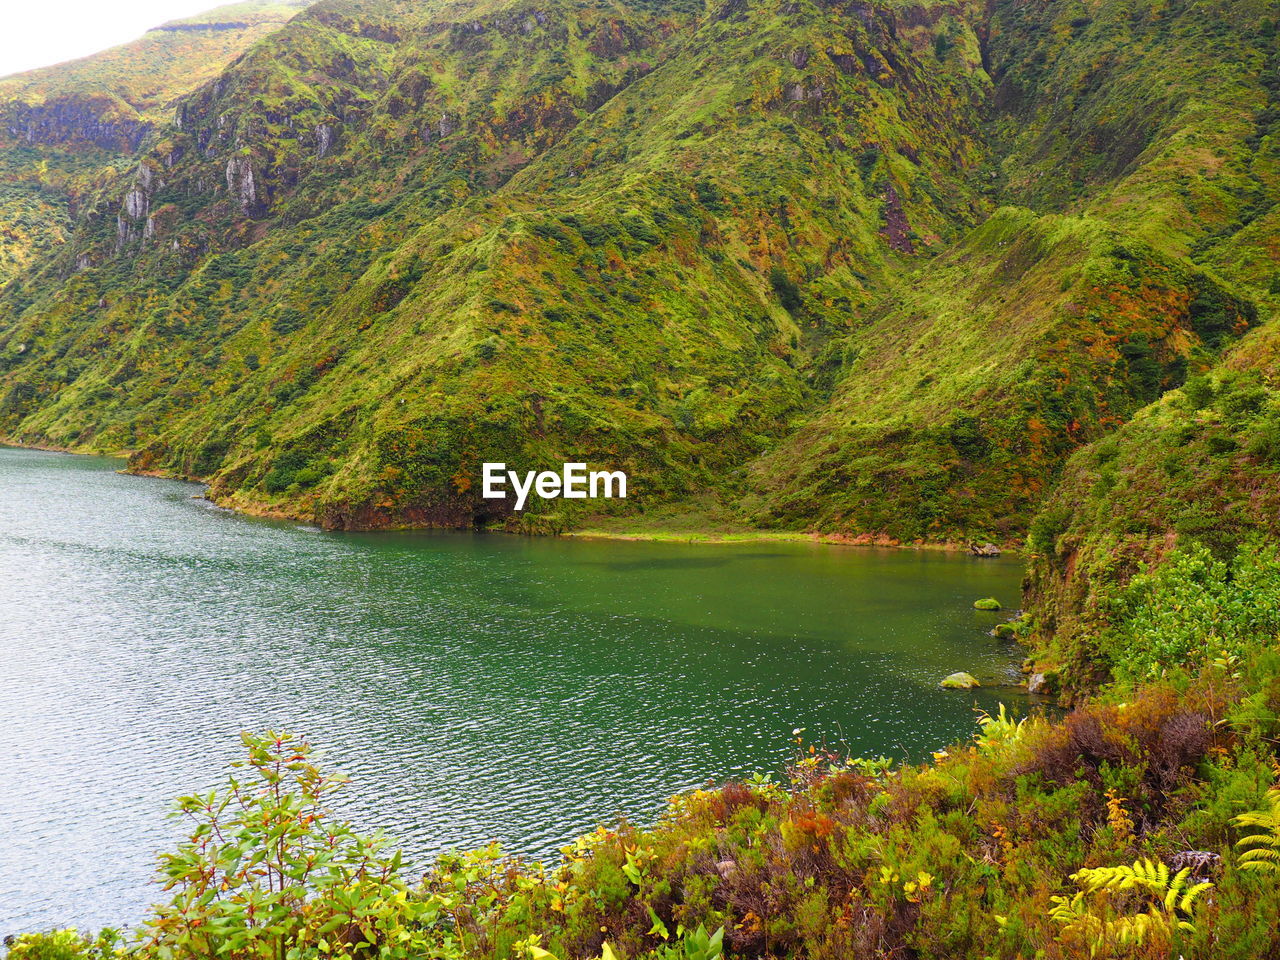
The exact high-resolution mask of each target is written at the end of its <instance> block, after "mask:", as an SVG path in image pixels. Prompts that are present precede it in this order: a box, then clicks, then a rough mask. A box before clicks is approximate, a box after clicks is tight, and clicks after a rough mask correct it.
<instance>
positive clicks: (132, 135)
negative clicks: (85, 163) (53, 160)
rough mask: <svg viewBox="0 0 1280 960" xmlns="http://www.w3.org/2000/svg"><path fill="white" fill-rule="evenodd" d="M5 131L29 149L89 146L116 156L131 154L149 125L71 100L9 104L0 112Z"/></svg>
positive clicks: (116, 110)
mask: <svg viewBox="0 0 1280 960" xmlns="http://www.w3.org/2000/svg"><path fill="white" fill-rule="evenodd" d="M0 116H3V118H4V119H3V123H4V128H5V130H6V131H7V132H8V133H9V134H10V135H11V136H13V137H16V138H17V139H19V140H20V141H22V142H23V143H26V144H28V145H33V146H34V145H37V144H39V145H43V146H67V145H71V144H77V143H88V144H92V145H94V146H97V147H101V148H102V149H104V150H112V151H115V152H117V153H134V152H136V151H137V150H138V148H139V147H140V146H141V145H142V141H143V140H145V139H146V137H147V134H148V133H150V132H151V129H152V127H151V124H150V123H147V122H146V121H144V120H142V119H140V118H136V117H128V116H123V115H121V110H120V107H119V105H118V104H116V103H113V102H103V103H95V102H93V101H82V100H73V99H64V100H53V101H49V102H47V103H44V104H41V105H39V106H33V105H31V104H27V103H11V104H9V105H7V106H6V107H4V108H0Z"/></svg>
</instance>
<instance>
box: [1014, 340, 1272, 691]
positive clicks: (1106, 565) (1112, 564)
mask: <svg viewBox="0 0 1280 960" xmlns="http://www.w3.org/2000/svg"><path fill="white" fill-rule="evenodd" d="M1258 535H1262V536H1269V537H1273V538H1274V537H1276V536H1280V328H1278V327H1277V326H1276V325H1274V324H1272V325H1270V326H1267V327H1264V328H1263V329H1261V330H1258V331H1257V332H1256V333H1254V334H1251V335H1250V336H1249V337H1247V338H1246V339H1245V340H1244V341H1242V342H1241V343H1240V345H1239V346H1238V347H1236V348H1235V349H1233V350H1232V351H1231V353H1230V355H1229V356H1228V357H1227V359H1226V361H1225V362H1224V363H1223V364H1222V365H1221V366H1220V367H1218V368H1216V369H1215V370H1214V371H1212V372H1211V373H1209V374H1207V375H1203V376H1197V377H1193V378H1192V379H1190V380H1189V381H1188V382H1187V384H1186V386H1185V387H1183V388H1182V389H1181V390H1177V391H1174V392H1172V393H1170V394H1168V395H1166V396H1165V397H1163V398H1162V399H1161V400H1160V402H1158V403H1156V404H1153V405H1151V406H1150V407H1148V408H1146V409H1144V410H1142V411H1141V412H1140V413H1139V414H1138V415H1137V416H1135V417H1134V418H1133V419H1132V420H1131V421H1130V422H1129V423H1127V424H1125V425H1124V426H1123V427H1122V428H1121V429H1120V430H1118V431H1117V432H1116V433H1115V434H1114V435H1113V436H1110V437H1107V438H1105V439H1103V440H1100V441H1098V442H1097V443H1095V444H1093V445H1092V446H1090V447H1086V448H1085V449H1084V450H1081V451H1080V452H1079V453H1077V454H1076V455H1075V456H1074V457H1072V458H1071V461H1070V462H1069V463H1068V465H1067V468H1066V471H1065V473H1064V476H1063V480H1062V483H1061V484H1060V485H1059V487H1058V488H1057V490H1055V491H1054V493H1053V495H1052V496H1051V497H1050V498H1049V500H1048V502H1047V503H1046V504H1045V506H1044V508H1043V510H1042V511H1041V512H1040V514H1039V515H1038V516H1037V517H1036V519H1035V522H1034V523H1033V525H1032V527H1031V536H1030V541H1029V546H1030V548H1031V550H1032V557H1031V570H1030V574H1029V576H1028V580H1027V586H1028V599H1029V601H1030V604H1031V607H1032V612H1033V615H1034V622H1033V627H1034V632H1033V637H1032V638H1033V640H1034V641H1035V642H1036V643H1037V644H1038V646H1039V647H1040V649H1039V651H1038V653H1037V656H1038V659H1039V660H1040V661H1041V665H1042V667H1044V668H1046V669H1050V670H1052V669H1059V670H1060V671H1061V672H1062V674H1063V675H1064V677H1066V678H1069V682H1070V684H1071V685H1072V686H1074V688H1075V689H1076V690H1077V691H1078V690H1081V689H1086V688H1088V687H1089V686H1090V685H1091V684H1093V683H1096V682H1099V681H1102V680H1105V679H1107V677H1108V676H1109V674H1110V671H1111V669H1112V667H1113V666H1114V665H1115V663H1114V660H1113V658H1112V655H1111V653H1110V651H1109V646H1108V642H1107V635H1108V631H1109V629H1110V628H1111V627H1112V626H1113V625H1114V624H1115V623H1116V622H1117V621H1118V618H1119V617H1120V615H1121V614H1122V612H1123V611H1122V609H1121V608H1120V607H1118V606H1117V604H1116V599H1117V596H1118V595H1119V594H1120V592H1121V590H1122V588H1123V587H1124V585H1125V584H1126V583H1128V582H1129V581H1130V579H1131V578H1132V577H1133V576H1134V574H1135V573H1137V572H1139V571H1140V570H1141V569H1143V568H1144V566H1145V567H1150V566H1153V565H1156V564H1158V563H1160V562H1161V561H1163V560H1164V559H1165V558H1166V557H1167V556H1168V555H1169V554H1170V553H1171V552H1172V551H1173V550H1174V549H1175V548H1176V547H1179V546H1189V545H1191V544H1196V543H1199V544H1203V545H1206V546H1208V547H1209V548H1210V549H1211V550H1212V552H1213V553H1214V554H1215V555H1216V556H1217V557H1218V558H1220V559H1222V560H1224V561H1230V560H1231V559H1232V557H1233V556H1234V554H1235V552H1236V549H1237V547H1238V546H1239V545H1240V544H1242V543H1245V542H1247V540H1248V538H1249V537H1250V536H1258ZM1259 612H1262V611H1261V610H1259ZM1205 642H1206V643H1212V638H1210V637H1206V638H1205Z"/></svg>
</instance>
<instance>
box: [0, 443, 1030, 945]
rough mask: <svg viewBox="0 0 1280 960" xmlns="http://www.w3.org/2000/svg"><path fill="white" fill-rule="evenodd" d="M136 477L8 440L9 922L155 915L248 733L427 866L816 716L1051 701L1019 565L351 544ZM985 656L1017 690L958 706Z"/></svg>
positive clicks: (767, 747)
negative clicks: (345, 780)
mask: <svg viewBox="0 0 1280 960" xmlns="http://www.w3.org/2000/svg"><path fill="white" fill-rule="evenodd" d="M118 467H119V463H118V462H117V461H112V460H106V459H98V458H90V457H71V456H65V455H59V454H48V453H39V452H34V451H25V450H12V449H5V448H0V770H2V771H3V776H0V935H2V934H5V933H10V932H16V931H18V930H24V929H35V928H45V927H49V926H53V925H59V926H62V925H68V924H79V925H80V926H81V927H93V926H99V925H102V924H108V923H110V924H120V923H129V922H136V920H137V919H138V918H139V917H141V915H142V914H143V912H144V910H145V907H146V905H147V903H149V902H150V901H151V900H152V899H154V898H155V896H156V894H157V890H156V889H155V888H154V887H151V886H148V880H149V878H150V877H151V876H152V867H153V864H154V857H155V854H156V852H157V851H159V850H161V849H164V848H166V847H168V846H170V845H171V844H172V842H173V839H174V837H175V836H176V829H177V828H176V826H175V825H174V824H172V823H170V822H169V821H167V820H166V819H165V817H164V814H165V812H166V810H167V809H168V806H169V803H170V801H171V800H172V798H173V797H174V796H176V795H178V794H180V793H185V792H189V791H191V790H194V789H199V788H202V787H209V786H212V785H213V784H215V783H216V782H218V780H219V779H220V776H221V773H222V769H223V766H224V764H225V763H226V762H227V761H228V760H230V759H232V758H233V757H234V755H235V752H236V748H237V746H238V738H237V735H238V732H239V731H240V730H242V729H266V728H269V727H285V728H288V729H290V730H293V731H296V732H298V733H301V734H305V735H306V736H308V737H309V738H310V739H312V740H313V741H315V742H316V743H318V744H320V745H321V746H323V747H324V749H325V751H326V753H327V755H328V756H329V758H330V760H331V761H332V763H333V765H334V766H336V767H337V768H339V769H341V770H343V771H344V772H346V773H348V774H349V775H350V776H351V777H352V778H353V781H354V782H353V783H352V785H351V786H350V788H349V789H348V794H347V797H346V798H345V800H344V801H343V804H342V807H343V812H344V813H346V814H347V815H349V816H350V817H351V818H353V819H354V820H355V821H356V822H357V823H358V825H359V826H361V827H362V828H366V829H373V828H377V827H381V828H383V829H385V830H386V831H387V832H388V833H390V834H391V835H393V836H394V837H396V838H398V839H399V840H401V841H402V842H403V844H404V846H405V849H406V851H407V853H408V856H409V860H410V862H412V863H413V864H415V865H417V866H424V865H426V864H427V863H428V862H429V861H430V858H431V856H432V855H433V854H434V853H436V852H438V851H439V850H441V849H443V848H449V847H468V846H478V845H481V844H483V843H485V842H487V841H489V840H491V839H499V840H501V841H503V843H504V844H505V845H507V846H508V847H509V848H510V849H511V850H513V851H517V852H521V853H526V854H530V855H543V856H545V855H548V854H549V853H551V852H552V851H554V850H555V849H556V848H557V847H558V846H559V845H561V844H563V843H564V842H565V841H566V840H568V839H570V838H571V837H573V836H575V835H577V834H578V833H581V832H584V831H586V830H589V829H591V828H592V827H593V826H594V825H595V824H597V823H599V822H602V821H610V820H613V819H615V818H616V816H617V815H618V814H619V813H620V812H623V811H625V812H627V813H628V814H629V815H630V816H631V817H632V818H633V819H644V818H646V817H651V816H653V815H654V814H655V813H656V812H657V811H658V810H659V809H660V807H661V805H662V803H663V802H664V801H665V798H667V797H668V796H670V795H671V794H673V793H675V792H677V791H679V790H681V789H685V788H688V787H692V786H696V785H700V784H705V783H706V782H707V781H709V780H722V779H724V778H726V777H728V776H732V775H734V774H741V773H746V772H751V771H757V770H764V771H771V770H778V769H780V768H781V766H782V764H783V763H784V762H785V761H786V758H787V756H788V754H789V751H790V749H791V743H790V734H791V731H792V729H793V728H795V727H804V728H805V729H806V736H807V737H809V738H811V739H814V740H818V741H821V740H823V739H825V740H827V741H828V742H831V743H839V742H843V743H845V744H847V746H848V748H849V749H850V750H852V751H853V752H855V753H859V754H864V755H873V754H881V753H884V754H890V755H893V756H898V757H913V758H918V757H921V756H923V755H925V754H926V753H927V752H928V751H929V750H932V749H936V748H938V747H940V746H942V745H944V744H946V743H948V742H950V741H952V740H954V739H955V738H957V737H964V736H968V735H969V734H970V733H971V732H972V730H973V729H974V710H975V708H985V709H994V708H995V705H996V704H997V703H998V702H1000V701H1004V702H1006V703H1009V704H1010V705H1011V706H1014V707H1015V708H1019V709H1021V705H1022V703H1023V701H1022V698H1021V697H1020V695H1019V693H1018V692H1017V691H1016V690H1013V689H1011V688H1008V687H1005V688H1000V687H998V686H995V684H999V683H1002V682H1003V683H1012V682H1014V681H1016V679H1017V670H1016V663H1017V661H1018V660H1019V659H1020V656H1021V655H1020V653H1019V651H1018V650H1017V649H1016V648H1015V647H1013V646H1011V645H1010V644H1008V643H1007V642H1004V641H999V640H995V639H993V638H991V637H990V636H988V635H987V632H986V631H988V630H989V629H990V628H991V626H992V625H993V624H994V623H995V622H996V621H997V620H998V619H999V616H998V615H992V614H982V613H977V612H975V611H974V610H973V609H972V602H973V600H974V599H975V598H977V597H982V596H994V597H997V598H999V599H1000V600H1002V601H1003V602H1004V603H1005V604H1006V605H1015V606H1016V604H1017V600H1018V583H1019V578H1020V574H1021V567H1020V564H1019V563H1018V562H1017V561H1016V560H1012V559H999V560H978V559H974V558H971V557H967V556H960V555H953V554H944V553H939V552H929V551H905V550H904V551H890V550H872V549H862V548H848V547H833V546H823V545H817V544H807V543H785V544H776V543H775V544H751V545H684V544H650V543H627V542H610V541H580V540H574V539H525V538H518V537H511V536H505V535H501V534H474V535H471V534H409V533H398V534H327V533H323V532H320V531H318V530H314V529H311V528H308V527H305V526H301V525H296V524H288V523H275V522H266V521H259V520H252V519H248V518H245V517H241V516H238V515H235V514H231V513H228V512H226V511H223V510H218V509H216V508H213V507H211V506H210V505H209V504H208V503H206V502H205V501H203V500H200V499H193V496H192V495H193V494H196V493H199V488H198V487H195V486H193V485H190V484H182V483H176V482H172V481H166V480H157V479H152V478H146V477H127V476H122V475H119V474H117V473H116V472H115V470H116V469H117V468H118ZM961 669H963V670H968V671H969V672H971V673H973V674H975V675H977V676H978V677H979V678H980V679H982V680H983V681H984V683H987V684H989V685H988V686H986V687H984V688H983V689H982V690H978V691H972V692H955V691H943V690H940V689H939V688H938V686H937V684H938V680H939V679H940V678H941V677H942V676H944V675H946V674H947V673H951V672H953V671H955V670H961Z"/></svg>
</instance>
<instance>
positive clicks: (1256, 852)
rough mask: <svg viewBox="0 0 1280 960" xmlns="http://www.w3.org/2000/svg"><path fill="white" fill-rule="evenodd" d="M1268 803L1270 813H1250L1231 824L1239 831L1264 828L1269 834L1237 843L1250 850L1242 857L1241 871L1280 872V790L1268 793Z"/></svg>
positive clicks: (1248, 837)
mask: <svg viewBox="0 0 1280 960" xmlns="http://www.w3.org/2000/svg"><path fill="white" fill-rule="evenodd" d="M1267 802H1268V803H1269V804H1270V807H1269V808H1268V809H1266V810H1251V811H1250V812H1248V813H1242V814H1240V816H1238V817H1236V818H1235V820H1233V821H1232V822H1233V823H1234V824H1235V825H1236V826H1238V827H1261V828H1262V829H1263V830H1265V831H1266V832H1265V833H1255V834H1251V835H1250V836H1247V837H1244V838H1242V839H1240V840H1237V841H1236V846H1237V847H1245V848H1247V849H1246V850H1245V852H1244V853H1242V854H1241V855H1240V868H1241V869H1242V870H1258V871H1265V872H1269V873H1275V872H1276V871H1280V788H1272V789H1270V790H1268V791H1267Z"/></svg>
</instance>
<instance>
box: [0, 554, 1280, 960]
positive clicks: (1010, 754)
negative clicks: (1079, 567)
mask: <svg viewBox="0 0 1280 960" xmlns="http://www.w3.org/2000/svg"><path fill="white" fill-rule="evenodd" d="M1272 561H1273V562H1274V561H1275V557H1274V551H1273V554H1272ZM1164 571H1165V572H1164V576H1165V578H1166V587H1167V589H1169V590H1173V589H1174V584H1173V583H1172V581H1173V579H1175V578H1176V577H1177V576H1179V575H1180V574H1178V573H1176V572H1175V571H1182V572H1183V573H1184V574H1187V575H1188V576H1190V577H1192V578H1193V579H1194V577H1195V576H1196V573H1195V571H1194V569H1193V568H1192V567H1190V566H1188V565H1186V564H1179V563H1174V564H1170V565H1168V566H1166V567H1165V568H1164ZM1191 586H1192V581H1188V582H1187V583H1186V584H1184V585H1183V587H1184V591H1189V590H1190V589H1191ZM1257 594H1258V595H1259V599H1260V600H1261V601H1262V602H1263V603H1265V604H1274V603H1276V602H1277V601H1280V584H1277V583H1276V582H1274V581H1269V582H1267V583H1264V584H1260V585H1259V586H1258V587H1257ZM1170 595H1172V594H1170ZM1179 595H1186V594H1185V593H1184V594H1179ZM1250 615H1251V614H1250V612H1249V611H1248V610H1246V609H1243V608H1240V607H1230V608H1227V609H1225V610H1224V612H1223V614H1222V616H1223V618H1224V619H1226V620H1231V621H1232V622H1231V623H1229V624H1224V626H1223V630H1224V631H1225V630H1235V629H1238V628H1242V627H1243V626H1244V625H1246V624H1247V623H1248V622H1249V617H1250ZM1241 636H1242V637H1243V636H1244V635H1243V634H1241ZM1276 637H1277V634H1274V633H1271V634H1261V633H1260V634H1255V635H1253V636H1252V637H1251V638H1244V639H1243V641H1242V643H1241V645H1240V648H1239V653H1238V657H1236V658H1235V659H1232V660H1226V659H1223V658H1221V657H1218V656H1217V655H1216V654H1215V652H1214V651H1213V650H1211V649H1206V650H1205V651H1204V653H1203V656H1202V657H1201V658H1199V659H1198V660H1195V661H1193V662H1192V661H1189V662H1187V663H1185V664H1183V665H1171V666H1170V667H1169V668H1168V669H1167V670H1166V671H1165V672H1164V676H1163V677H1162V678H1160V679H1159V680H1156V681H1153V682H1150V683H1148V684H1146V685H1144V686H1143V687H1142V689H1141V690H1138V691H1134V690H1128V689H1125V688H1123V687H1116V688H1114V689H1111V690H1109V691H1104V692H1103V694H1102V695H1101V696H1099V697H1098V698H1097V699H1095V700H1094V701H1093V702H1090V703H1088V704H1085V705H1083V706H1080V707H1078V708H1077V709H1075V710H1074V711H1072V712H1071V713H1069V714H1068V715H1066V716H1065V717H1064V718H1063V719H1061V720H1056V721H1055V720H1049V719H1046V718H1044V717H1040V716H1033V717H1031V718H1027V719H1017V720H1015V719H1014V718H1013V717H1011V716H1010V715H1009V714H1008V713H1007V711H1005V710H1004V709H1003V708H1002V709H1001V710H1000V711H999V712H998V714H997V715H995V716H989V715H983V716H981V717H980V718H979V722H978V730H977V732H976V733H975V735H974V737H973V738H972V740H970V741H969V742H967V743H959V744H955V745H952V746H950V747H949V748H948V749H946V750H942V751H939V752H937V753H936V754H935V755H934V761H933V762H932V763H927V764H924V765H919V766H902V767H897V768H895V767H894V766H893V765H892V763H890V762H889V761H886V760H883V759H857V758H847V757H842V756H840V755H837V754H835V753H833V752H830V751H828V750H826V749H825V748H819V747H817V746H806V745H804V744H803V742H802V741H801V740H799V739H798V740H797V752H796V755H795V758H794V760H793V761H792V762H791V763H790V764H789V765H788V767H787V768H786V771H785V777H783V778H782V779H775V778H774V777H772V776H755V777H752V778H749V779H746V780H743V781H734V782H730V783H727V784H725V785H723V786H720V787H716V788H706V789H701V790H695V791H692V792H690V793H686V794H681V795H679V796H677V797H674V798H672V800H671V801H670V804H669V805H668V806H667V808H666V809H665V810H664V811H663V812H662V813H661V815H660V816H659V817H658V818H657V820H656V821H654V822H652V824H651V825H649V826H637V825H636V824H635V823H632V822H627V821H623V822H621V823H619V824H617V825H615V826H613V827H604V826H602V827H600V828H598V829H597V830H595V831H594V832H593V833H591V834H588V835H587V836H584V837H581V838H579V839H578V840H577V841H575V842H574V843H572V844H569V845H568V846H566V847H565V848H564V850H563V859H562V860H561V861H560V862H558V863H554V864H545V865H544V864H540V863H531V862H527V861H523V860H520V859H519V858H515V857H511V856H508V855H507V854H505V853H504V852H503V851H501V850H500V849H498V848H497V847H496V846H491V847H488V848H485V849H483V850H479V851H475V852H473V853H470V854H465V855H452V854H451V855H448V856H445V857H442V858H441V859H440V861H439V862H438V863H437V865H436V866H435V868H434V869H433V870H432V871H430V872H429V873H428V875H427V876H426V877H425V878H424V879H423V880H422V881H421V882H418V881H411V880H409V879H408V878H406V877H405V876H403V870H402V869H401V867H400V863H399V858H398V855H396V854H394V853H392V852H391V851H390V848H389V847H388V846H387V844H386V842H385V841H384V840H382V839H381V838H378V837H364V836H361V835H359V834H358V833H356V832H355V831H354V830H353V829H352V828H351V827H350V826H349V825H348V824H345V823H342V822H340V821H338V820H336V819H335V818H334V817H333V816H332V815H331V814H330V813H329V811H328V809H327V800H328V798H329V797H330V796H331V794H332V792H333V791H334V790H336V789H338V788H340V787H341V786H342V785H343V784H344V781H343V779H342V778H340V777H335V776H333V775H331V774H327V773H325V772H323V771H322V770H321V769H320V768H318V767H317V766H316V765H315V760H314V758H313V756H312V751H311V749H310V747H309V746H308V745H307V744H305V743H302V742H299V741H295V740H293V739H291V738H289V737H288V736H285V735H275V734H272V735H267V736H265V737H246V740H245V745H246V750H247V757H246V760H245V761H243V762H241V763H240V764H238V765H237V771H236V772H235V773H234V774H233V778H232V780H231V781H230V782H229V783H228V785H227V787H226V788H225V789H224V790H221V791H215V792H213V793H210V794H208V795H204V796H190V797H184V798H182V799H181V800H180V801H179V803H178V808H177V815H178V816H179V817H180V818H182V819H183V820H184V822H186V823H187V824H188V825H189V832H190V836H189V839H188V840H186V841H185V842H183V843H182V844H181V845H180V846H179V847H178V849H177V850H176V851H175V852H173V853H169V854H166V855H165V856H163V857H162V858H161V861H160V870H161V876H162V878H163V882H164V884H165V888H166V889H165V894H164V896H165V897H167V898H168V899H167V900H166V902H163V903H161V904H160V905H159V906H157V907H156V908H155V909H154V912H153V914H152V916H151V917H150V918H149V919H148V921H147V923H146V924H145V926H144V927H143V928H141V930H140V931H139V932H138V933H137V934H135V935H131V937H130V938H129V940H128V941H127V942H125V941H122V940H121V939H120V938H119V937H118V935H117V934H115V933H113V932H111V931H108V932H106V933H104V935H103V937H102V938H101V939H99V940H97V941H91V940H89V939H82V938H80V937H78V936H76V935H74V934H72V933H69V932H66V931H62V932H54V933H51V934H33V935H28V936H25V937H22V938H19V939H18V940H17V941H16V942H15V943H14V945H13V946H12V947H11V949H10V958H11V960H46V958H47V960H101V958H103V957H105V956H128V957H134V958H137V960H149V958H153V957H163V958H176V957H189V956H230V957H235V958H245V960H249V958H263V960H266V958H270V960H278V958H280V957H286V958H293V960H305V958H323V957H329V956H339V957H347V958H352V960H354V958H357V957H372V956H386V957H393V956H430V957H439V958H442V960H447V958H459V960H460V958H477V960H479V958H494V960H497V958H519V957H531V958H544V960H545V958H547V957H548V956H551V957H557V958H560V960H588V958H590V960H595V958H599V957H605V958H609V957H614V958H616V960H626V958H632V960H639V958H649V960H675V958H679V960H695V958H697V960H714V958H715V957H717V956H719V955H720V954H721V951H723V954H724V955H725V956H726V957H729V958H736V957H744V958H748V957H750V958H756V957H758V958H801V957H806V958H818V957H821V958H868V960H870V958H873V957H885V956H894V955H904V954H913V955H917V956H921V957H935V958H943V957H955V958H959V957H974V956H986V957H998V958H1007V960H1014V958H1016V957H1030V956H1039V957H1044V958H1046V960H1059V958H1084V957H1142V958H1173V957H1177V956H1182V957H1185V958H1187V960H1192V958H1201V957H1203V958H1209V957H1213V958H1226V960H1231V958H1249V957H1257V956H1269V955H1271V954H1272V953H1274V952H1275V951H1276V950H1277V949H1280V933H1278V931H1280V923H1278V922H1277V921H1280V893H1278V892H1277V888H1276V886H1275V884H1274V882H1272V879H1271V878H1272V873H1271V872H1269V871H1273V869H1274V866H1275V864H1274V861H1275V856H1274V854H1275V845H1276V840H1275V835H1276V829H1277V827H1276V825H1277V817H1276V805H1277V803H1278V802H1280V788H1277V787H1276V778H1277V776H1280V756H1278V755H1277V749H1276V743H1277V734H1280V657H1278V656H1277V654H1276V653H1275V640H1276ZM1251 811H1252V812H1251Z"/></svg>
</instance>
